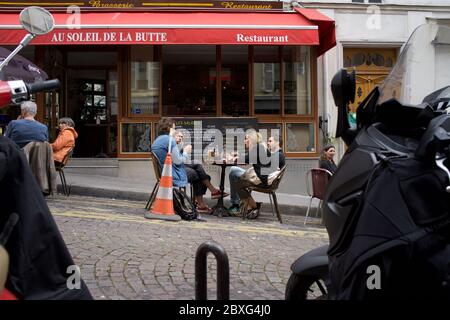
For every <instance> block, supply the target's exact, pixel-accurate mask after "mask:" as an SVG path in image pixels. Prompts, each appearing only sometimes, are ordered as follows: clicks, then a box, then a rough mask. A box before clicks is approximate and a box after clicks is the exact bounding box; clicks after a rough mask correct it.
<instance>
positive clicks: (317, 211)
mask: <svg viewBox="0 0 450 320" xmlns="http://www.w3.org/2000/svg"><path fill="white" fill-rule="evenodd" d="M321 205H322V200H320V201H319V205H318V206H317V210H316V218H318V217H319V210H320V206H321Z"/></svg>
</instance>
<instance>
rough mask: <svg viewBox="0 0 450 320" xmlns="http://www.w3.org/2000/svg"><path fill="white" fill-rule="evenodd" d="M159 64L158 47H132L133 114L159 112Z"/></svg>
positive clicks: (131, 111)
mask: <svg viewBox="0 0 450 320" xmlns="http://www.w3.org/2000/svg"><path fill="white" fill-rule="evenodd" d="M159 66H160V63H159V58H158V54H157V47H155V46H132V47H131V81H130V82H131V106H130V107H131V110H130V113H131V115H154V114H159V75H160V71H159Z"/></svg>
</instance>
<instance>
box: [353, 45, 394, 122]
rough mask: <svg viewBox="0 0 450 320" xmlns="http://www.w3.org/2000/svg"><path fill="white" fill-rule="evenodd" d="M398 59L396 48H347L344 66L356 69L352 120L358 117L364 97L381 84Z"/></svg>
mask: <svg viewBox="0 0 450 320" xmlns="http://www.w3.org/2000/svg"><path fill="white" fill-rule="evenodd" d="M396 60H397V49H395V48H384V49H381V48H346V49H344V67H345V68H346V69H347V71H349V72H351V71H352V70H355V71H356V92H355V102H354V103H353V104H351V105H350V106H349V113H350V121H352V120H354V119H356V118H355V117H356V109H357V107H358V105H359V103H361V102H362V101H363V100H364V98H365V97H366V96H367V95H368V94H369V93H370V92H371V91H372V90H373V89H374V88H375V87H376V86H378V85H381V84H382V83H383V81H384V79H385V78H386V77H387V75H388V74H389V72H390V71H391V69H392V67H393V66H394V65H395V62H396Z"/></svg>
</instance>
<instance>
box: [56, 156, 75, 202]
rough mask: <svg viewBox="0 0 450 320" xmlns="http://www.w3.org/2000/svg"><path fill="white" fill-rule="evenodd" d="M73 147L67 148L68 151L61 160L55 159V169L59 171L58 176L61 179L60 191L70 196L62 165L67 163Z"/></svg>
mask: <svg viewBox="0 0 450 320" xmlns="http://www.w3.org/2000/svg"><path fill="white" fill-rule="evenodd" d="M73 148H74V147H72V148H71V149H70V150H69V152H68V153H67V154H66V155H65V156H64V158H63V160H62V162H58V161H55V170H56V171H57V172H58V173H59V178H60V179H61V188H62V192H63V194H64V195H65V196H67V197H68V196H70V188H69V187H68V186H67V182H66V175H65V174H64V167H65V166H66V165H67V163H68V162H69V159H70V158H71V157H72V154H73Z"/></svg>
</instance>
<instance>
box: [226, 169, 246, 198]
mask: <svg viewBox="0 0 450 320" xmlns="http://www.w3.org/2000/svg"><path fill="white" fill-rule="evenodd" d="M244 172H245V169H243V168H241V167H234V166H233V167H231V168H230V176H229V178H230V193H231V194H230V201H231V205H239V202H240V200H241V199H240V198H239V194H238V192H237V188H236V185H237V182H238V181H239V178H240V177H241V176H242V175H243V174H244Z"/></svg>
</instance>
